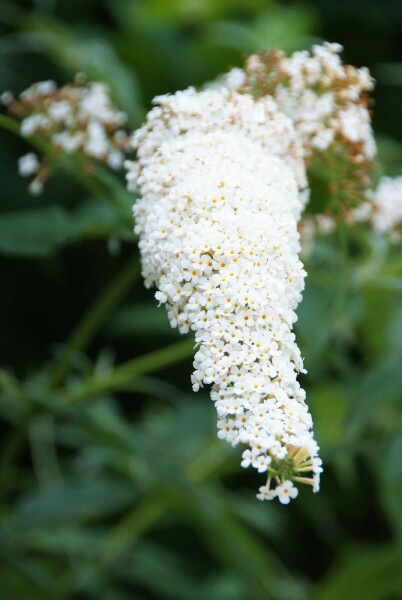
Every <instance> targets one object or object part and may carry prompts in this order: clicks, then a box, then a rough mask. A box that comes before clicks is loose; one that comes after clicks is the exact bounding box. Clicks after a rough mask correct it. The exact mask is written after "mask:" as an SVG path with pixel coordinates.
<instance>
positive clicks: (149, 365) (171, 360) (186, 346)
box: [61, 339, 194, 405]
mask: <svg viewBox="0 0 402 600" xmlns="http://www.w3.org/2000/svg"><path fill="white" fill-rule="evenodd" d="M193 349H194V340H192V339H185V340H182V341H180V342H177V343H176V344H172V345H171V346H167V347H165V348H161V349H159V350H155V351H154V352H150V353H149V354H144V355H143V356H139V357H138V358H134V359H133V360H129V361H127V362H125V363H123V364H121V365H119V366H117V367H116V368H115V369H114V370H113V371H112V372H111V373H108V374H107V375H102V376H101V377H97V378H91V379H89V380H88V381H87V382H86V383H84V384H83V385H81V386H80V387H77V388H75V389H73V390H71V391H70V392H67V393H66V394H65V396H64V397H63V398H62V400H61V403H62V405H69V404H75V403H76V402H82V401H84V400H88V399H89V398H91V397H92V396H96V395H97V394H102V393H105V392H111V391H115V390H118V389H122V388H124V386H125V385H126V384H127V383H129V382H131V381H132V380H133V379H135V378H136V377H138V375H144V374H146V373H151V372H152V371H156V370H157V369H162V368H164V367H168V366H171V365H174V364H176V363H178V362H180V361H182V360H183V359H185V358H187V357H188V356H190V355H191V354H192V353H193Z"/></svg>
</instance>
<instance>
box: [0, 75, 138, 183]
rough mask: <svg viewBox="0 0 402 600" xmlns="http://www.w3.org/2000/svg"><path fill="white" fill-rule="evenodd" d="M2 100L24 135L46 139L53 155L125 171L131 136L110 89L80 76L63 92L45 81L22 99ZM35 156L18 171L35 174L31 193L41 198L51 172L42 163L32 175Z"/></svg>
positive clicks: (4, 97) (7, 95) (4, 96)
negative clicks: (81, 158) (71, 156)
mask: <svg viewBox="0 0 402 600" xmlns="http://www.w3.org/2000/svg"><path fill="white" fill-rule="evenodd" d="M1 99H2V102H3V104H5V105H6V107H7V110H8V112H9V113H10V114H11V115H13V116H15V117H17V118H19V119H21V133H22V135H23V136H26V137H29V136H31V135H36V136H40V137H42V138H43V139H45V140H46V141H47V142H49V143H50V144H51V147H52V150H53V152H63V153H66V154H81V155H83V156H84V157H86V158H89V159H96V160H98V161H101V162H103V163H105V164H107V165H108V166H109V167H110V168H112V169H120V168H121V167H122V166H123V161H124V157H125V154H124V153H125V151H126V150H127V148H128V137H127V135H126V133H125V131H124V130H123V129H122V127H123V125H124V123H125V121H126V115H125V114H124V113H122V112H120V111H118V110H117V109H116V108H115V107H114V105H113V103H112V100H111V98H110V90H109V88H108V86H107V85H106V84H104V83H97V82H92V83H88V84H84V83H83V82H82V77H79V76H77V78H76V83H74V84H69V85H65V86H63V87H61V88H58V87H57V86H56V84H55V82H54V81H41V82H38V83H35V84H33V85H32V86H31V87H29V88H28V89H27V90H25V91H24V92H22V93H21V94H20V96H19V98H18V99H15V98H14V97H13V95H12V94H11V93H9V92H7V93H4V94H2V97H1ZM32 156H33V155H32V154H28V155H26V156H25V157H22V158H21V160H20V163H19V170H20V173H21V175H23V176H29V175H31V174H35V173H37V175H36V178H35V180H34V181H33V182H32V183H31V185H30V188H29V189H30V190H31V191H32V192H34V190H36V193H38V191H40V189H41V188H42V187H43V184H44V182H45V181H46V179H47V177H48V167H47V162H46V160H43V161H42V163H39V162H38V164H37V165H36V166H37V168H36V169H35V170H33V165H34V162H33V160H32ZM27 157H30V158H29V159H28V158H27ZM35 164H36V163H35ZM28 171H30V172H28Z"/></svg>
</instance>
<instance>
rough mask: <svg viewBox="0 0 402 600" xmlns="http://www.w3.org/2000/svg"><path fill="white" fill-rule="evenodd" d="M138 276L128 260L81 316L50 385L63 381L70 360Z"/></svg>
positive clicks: (97, 328) (132, 262) (137, 270)
mask: <svg viewBox="0 0 402 600" xmlns="http://www.w3.org/2000/svg"><path fill="white" fill-rule="evenodd" d="M139 274H140V267H139V264H138V259H137V258H136V259H135V260H134V261H132V260H130V262H129V263H128V264H127V265H126V266H125V267H124V268H123V270H122V271H121V272H119V273H118V274H117V276H116V278H115V279H113V280H112V282H111V283H110V284H109V285H108V286H107V287H106V289H105V290H104V291H103V293H102V294H101V295H100V296H99V298H97V299H96V300H95V302H94V303H93V304H92V306H91V307H90V308H89V310H88V311H87V312H86V313H85V314H84V315H83V317H82V318H81V319H80V321H79V322H78V324H77V325H76V327H75V328H74V330H73V332H72V333H71V335H70V337H69V339H68V341H67V349H66V351H65V352H64V354H63V356H62V358H61V359H60V361H59V362H58V363H57V364H56V365H55V367H54V368H53V370H52V372H51V375H50V383H51V385H53V386H57V385H58V384H59V383H60V382H61V381H62V380H63V378H64V377H65V375H66V374H67V372H68V368H69V365H70V362H71V359H72V358H73V357H74V355H75V354H76V353H77V352H80V351H82V350H85V349H86V348H87V347H88V345H89V344H90V342H91V340H92V339H93V337H94V335H95V334H96V333H97V331H98V330H99V327H100V325H101V324H102V323H103V322H104V320H105V319H106V317H107V316H108V315H109V314H110V313H111V312H112V310H113V309H114V308H115V307H116V306H117V305H118V304H119V303H120V301H121V300H122V298H123V297H124V296H125V295H126V294H127V293H128V291H129V290H130V289H131V287H132V285H133V283H134V282H135V281H136V280H137V279H138V277H139Z"/></svg>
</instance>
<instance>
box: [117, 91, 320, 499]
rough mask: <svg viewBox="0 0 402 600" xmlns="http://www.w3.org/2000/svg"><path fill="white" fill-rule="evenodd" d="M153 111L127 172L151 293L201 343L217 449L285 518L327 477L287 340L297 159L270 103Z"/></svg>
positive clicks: (224, 94)
mask: <svg viewBox="0 0 402 600" xmlns="http://www.w3.org/2000/svg"><path fill="white" fill-rule="evenodd" d="M156 101H157V103H158V105H157V106H156V107H155V108H154V109H153V110H152V111H151V112H150V113H149V115H148V118H147V121H146V123H145V124H144V126H143V127H142V128H141V129H140V130H139V131H138V132H136V134H135V140H134V142H135V146H136V148H137V162H135V163H134V162H130V161H127V167H128V170H129V172H128V182H129V187H130V189H138V190H139V192H140V195H141V199H140V200H139V201H138V202H137V203H136V204H135V206H134V213H135V217H136V232H137V233H138V234H139V235H140V244H139V246H140V251H141V256H142V267H143V275H144V278H145V282H146V285H147V286H148V287H150V286H152V285H155V286H156V287H157V288H158V291H157V292H156V294H155V296H156V298H157V299H158V300H159V302H160V303H163V304H166V306H167V309H168V315H169V319H170V322H171V324H172V326H174V327H178V328H179V330H180V331H181V332H182V333H186V332H188V331H189V330H192V331H194V332H195V340H196V345H197V348H198V349H197V352H196V355H195V359H194V368H195V370H194V373H193V376H192V381H193V388H194V390H198V389H199V388H200V387H201V386H203V385H204V384H211V385H212V390H211V398H212V400H213V401H214V402H215V406H216V410H217V413H218V430H219V431H218V436H219V437H220V438H222V439H225V440H227V441H228V442H229V443H231V444H232V445H233V446H236V445H237V444H239V443H240V444H244V445H245V446H246V449H245V450H244V452H243V456H242V463H241V464H242V466H243V467H248V466H250V465H251V466H252V467H254V468H255V469H257V470H258V471H259V472H260V473H266V474H267V483H266V485H264V486H262V487H261V488H260V493H259V494H258V498H259V499H261V500H263V499H272V498H275V497H277V498H278V499H279V501H280V502H282V503H284V504H286V503H288V502H289V500H290V499H291V498H294V497H296V495H297V489H296V488H295V487H294V484H293V482H301V483H308V484H311V485H312V486H313V489H314V491H317V490H318V487H319V475H320V472H321V461H320V459H319V458H318V456H317V452H318V446H317V444H316V442H315V441H314V439H313V436H312V431H311V428H312V420H311V416H310V414H309V412H308V408H307V406H306V403H305V392H304V391H303V390H302V389H301V388H300V385H299V383H298V381H297V373H298V372H300V371H303V363H302V359H301V356H300V352H299V349H298V347H297V345H296V342H295V336H294V334H293V332H292V325H293V323H294V321H295V320H296V314H295V312H294V311H295V308H296V306H297V304H298V303H299V301H300V299H301V292H302V289H303V285H304V276H305V272H304V270H303V266H302V264H301V262H300V260H299V258H298V252H299V250H300V247H299V238H298V233H297V220H298V219H299V217H300V213H301V210H302V208H303V204H304V202H305V193H304V191H303V190H304V187H305V173H304V168H303V163H302V161H301V156H300V147H299V146H298V144H297V141H296V137H295V132H294V129H293V127H292V124H291V122H290V120H289V119H288V117H286V116H285V115H283V114H281V113H280V112H279V111H278V109H277V108H276V106H275V103H274V102H273V101H272V99H269V98H262V99H260V100H254V99H253V98H252V97H251V96H249V95H247V94H237V93H235V92H231V91H229V90H227V89H224V88H221V89H218V90H206V91H203V92H196V91H195V90H193V89H189V90H186V91H184V92H178V93H177V94H175V95H172V96H163V97H159V98H157V99H156ZM301 190H302V192H301ZM308 473H310V474H311V476H308V477H307V476H306V474H308Z"/></svg>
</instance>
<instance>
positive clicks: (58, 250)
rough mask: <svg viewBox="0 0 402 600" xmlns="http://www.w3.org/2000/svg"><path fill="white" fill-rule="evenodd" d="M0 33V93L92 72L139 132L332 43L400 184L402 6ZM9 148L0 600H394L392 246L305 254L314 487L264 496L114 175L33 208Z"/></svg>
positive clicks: (41, 0) (257, 3) (220, 10)
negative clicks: (358, 79)
mask: <svg viewBox="0 0 402 600" xmlns="http://www.w3.org/2000/svg"><path fill="white" fill-rule="evenodd" d="M0 27H1V32H2V35H1V38H0V90H6V89H12V90H14V91H15V92H20V91H21V90H23V89H25V88H26V87H27V86H28V85H30V84H31V83H32V82H34V81H37V80H41V79H48V78H55V79H56V80H57V81H58V82H59V83H60V84H62V83H65V82H68V81H70V80H71V78H72V76H73V75H74V74H75V73H76V72H78V71H84V72H86V73H87V74H88V75H89V77H90V78H92V79H100V80H105V81H108V82H109V83H110V85H111V87H112V89H113V93H114V97H115V100H116V102H117V103H118V104H119V105H120V106H121V108H123V109H124V110H125V111H127V112H128V114H129V118H130V126H131V127H132V128H134V127H136V126H138V125H139V124H140V123H141V120H142V118H143V117H144V115H145V113H146V111H147V110H148V108H149V106H150V100H151V98H152V97H153V96H154V95H155V94H159V93H164V92H168V91H175V90H176V89H180V88H184V87H186V86H188V85H199V84H202V83H204V82H205V81H206V80H208V79H212V78H214V77H215V76H216V75H217V74H219V73H220V72H222V71H224V70H225V69H226V68H227V67H228V66H231V65H239V64H241V60H242V56H243V55H244V54H246V53H249V52H251V51H254V50H258V49H266V48H269V47H280V48H283V49H284V50H287V51H293V50H295V49H301V48H307V47H309V45H310V44H311V43H313V42H317V41H320V40H322V39H330V40H331V41H339V42H341V43H343V44H344V45H345V48H346V50H345V58H346V60H347V61H349V62H351V63H352V64H356V65H363V64H364V65H367V66H369V67H370V68H371V69H372V71H373V74H374V76H375V77H376V79H377V90H376V93H375V98H376V106H375V127H376V131H377V133H378V139H379V146H380V159H381V167H380V168H381V170H382V171H384V172H387V173H389V174H398V173H399V174H402V147H401V145H400V141H399V140H401V139H402V118H401V113H400V106H401V101H402V87H401V86H402V4H401V2H400V1H399V0H388V1H387V2H378V1H377V0H354V1H353V2H350V1H348V0H337V2H333V0H315V1H314V0H311V1H309V2H307V1H306V2H302V3H295V2H292V1H290V0H289V1H287V2H278V1H275V0H248V1H246V0H147V1H146V0H69V1H68V2H67V1H65V0H35V1H34V2H31V1H28V0H26V1H22V0H21V1H17V0H3V1H2V2H1V3H0ZM0 148H1V157H2V160H1V167H0V169H1V171H0V173H1V191H0V201H1V214H0V253H1V256H0V264H1V280H2V285H1V289H0V303H1V307H2V310H1V313H2V328H1V331H2V334H1V337H0V352H1V362H2V364H3V367H2V369H1V371H0V389H1V395H0V429H1V452H0V488H1V489H0V590H1V592H0V597H1V598H2V599H3V598H4V600H70V599H71V600H87V599H88V600H92V599H94V600H95V599H96V600H143V599H144V600H145V599H152V600H156V599H163V600H165V599H166V600H260V599H271V598H272V599H274V600H309V599H316V600H339V599H340V598H342V599H344V600H348V599H353V600H360V599H362V598H364V599H365V600H397V599H399V598H402V460H401V459H402V419H401V405H402V377H401V371H402V368H401V367H402V364H401V359H402V303H401V294H402V252H401V248H400V247H398V246H396V247H394V248H390V247H389V246H388V244H387V243H386V241H385V240H383V239H380V238H377V237H376V236H374V235H372V234H369V233H367V232H366V233H365V232H362V231H358V230H355V231H352V232H351V231H347V230H343V229H342V228H341V229H340V231H339V232H337V233H336V234H335V235H334V236H332V237H330V238H328V239H322V240H320V241H319V242H318V243H317V244H316V245H315V248H314V251H313V254H312V256H311V257H310V259H309V260H308V262H307V264H306V267H307V270H308V272H309V277H308V280H307V285H306V291H305V296H304V300H303V303H302V305H301V306H300V310H299V322H298V325H297V334H298V339H299V340H300V344H301V347H302V352H303V355H304V356H305V362H306V367H307V369H308V372H309V373H308V376H307V377H306V378H305V380H304V381H303V384H304V385H305V386H306V389H307V394H308V400H309V403H310V406H311V410H312V413H313V417H314V420H315V427H316V437H317V439H318V441H319V444H320V446H321V448H322V458H323V460H324V462H325V473H324V476H323V481H322V491H321V492H320V493H319V494H316V495H312V494H311V492H310V491H309V490H302V491H301V493H300V497H299V498H298V499H297V501H296V502H294V503H293V504H291V505H290V506H287V507H284V506H279V505H277V504H274V503H269V504H268V503H264V504H263V503H260V502H258V501H257V500H256V499H255V491H256V489H257V487H258V486H259V485H261V484H262V482H261V478H260V477H259V476H258V475H257V474H253V473H251V472H246V471H244V470H242V469H241V468H240V467H239V452H238V451H235V450H232V449H230V448H229V447H227V445H226V444H225V443H223V442H220V441H218V440H217V438H216V425H215V414H214V408H213V405H212V403H211V402H210V400H209V398H208V394H207V392H206V391H204V392H203V393H199V394H193V393H192V392H191V386H190V379H189V378H190V373H191V355H192V341H191V339H179V337H178V335H177V333H176V332H175V331H174V330H171V329H170V327H169V325H168V322H167V318H166V315H165V313H164V312H163V310H162V309H160V310H159V311H158V310H157V308H156V303H155V301H154V300H153V293H152V292H146V291H145V290H144V289H143V286H142V282H141V281H140V277H139V268H138V252H137V249H136V240H135V239H134V237H133V235H132V234H131V230H132V218H131V203H132V197H131V196H130V195H129V194H128V193H127V192H126V191H125V188H124V182H123V179H118V178H116V176H113V177H112V176H111V175H110V174H109V173H106V172H103V171H99V172H98V173H97V177H96V179H94V180H92V179H88V178H86V177H83V176H82V172H81V171H80V169H79V165H77V164H74V163H70V162H69V163H68V164H60V165H59V168H58V170H57V173H56V174H55V175H54V176H53V177H52V179H51V181H50V182H49V184H48V185H47V188H46V191H45V194H44V195H43V196H41V197H40V198H32V197H30V196H29V195H28V194H27V192H26V190H25V182H24V181H23V180H22V179H21V178H19V176H18V175H17V166H16V162H17V158H18V156H19V155H20V154H22V153H23V152H25V151H28V146H27V144H26V143H25V142H23V141H21V140H20V139H19V138H18V137H16V136H15V135H13V134H12V133H11V132H9V131H2V132H1V138H0ZM324 202H325V199H324Z"/></svg>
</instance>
